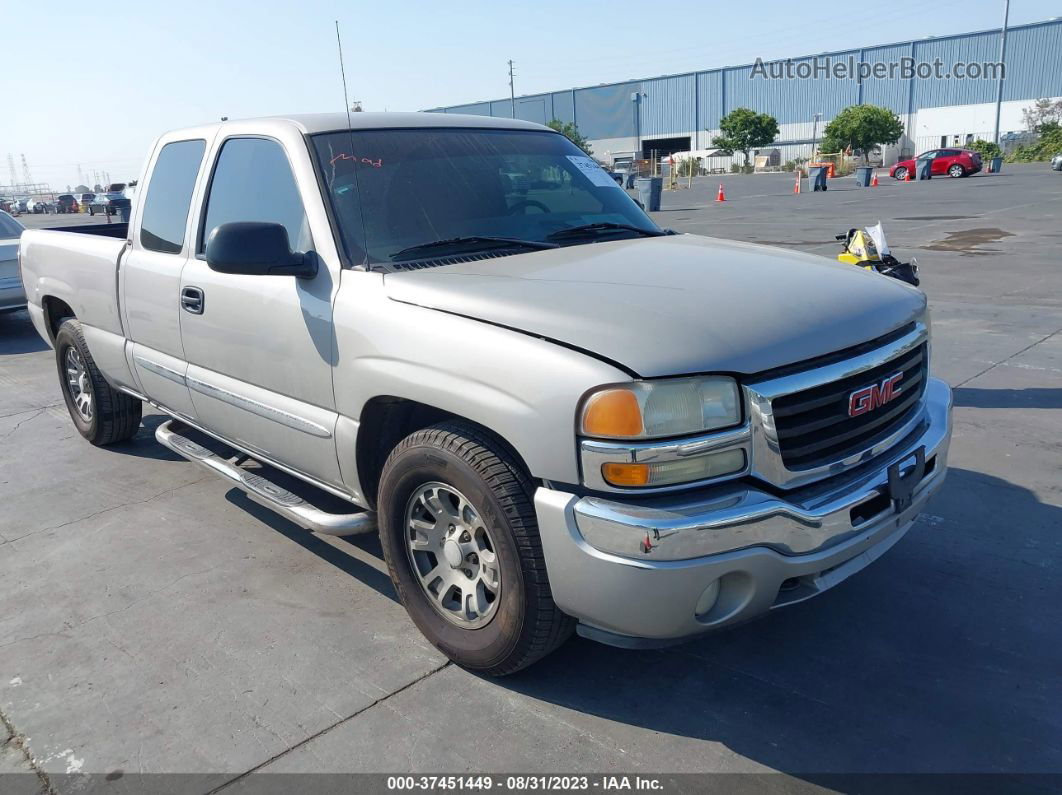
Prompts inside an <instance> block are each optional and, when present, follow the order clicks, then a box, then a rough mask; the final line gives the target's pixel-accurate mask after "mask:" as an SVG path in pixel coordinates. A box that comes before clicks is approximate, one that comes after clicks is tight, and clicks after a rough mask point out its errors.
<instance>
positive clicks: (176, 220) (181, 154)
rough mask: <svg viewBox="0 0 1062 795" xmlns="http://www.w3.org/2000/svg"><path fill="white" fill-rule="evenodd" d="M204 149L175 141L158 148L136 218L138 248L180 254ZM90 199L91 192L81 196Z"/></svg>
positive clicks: (202, 145)
mask: <svg viewBox="0 0 1062 795" xmlns="http://www.w3.org/2000/svg"><path fill="white" fill-rule="evenodd" d="M205 150H206V141H175V142H174V143H172V144H166V145H165V146H164V147H162V151H161V152H159V157H158V159H157V160H156V161H155V168H154V169H153V170H152V172H151V181H150V183H149V184H148V192H147V198H146V199H145V200H144V213H143V216H142V217H141V219H140V245H142V246H143V247H144V248H146V249H148V250H150V251H163V252H165V253H167V254H177V253H180V250H181V248H182V247H183V246H184V228H185V225H186V224H187V222H188V208H189V207H190V206H191V204H192V190H193V189H194V188H195V178H196V175H197V174H198V173H199V166H200V164H201V163H202V162H203V152H204V151H205ZM92 198H93V196H92V194H91V193H87V194H85V195H84V199H85V200H91V199H92Z"/></svg>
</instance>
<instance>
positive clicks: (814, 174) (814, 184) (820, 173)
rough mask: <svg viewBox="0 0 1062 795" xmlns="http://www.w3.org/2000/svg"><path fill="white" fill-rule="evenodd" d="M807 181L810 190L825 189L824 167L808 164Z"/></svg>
mask: <svg viewBox="0 0 1062 795" xmlns="http://www.w3.org/2000/svg"><path fill="white" fill-rule="evenodd" d="M808 182H809V184H810V185H811V190H812V191H819V190H826V167H825V166H808Z"/></svg>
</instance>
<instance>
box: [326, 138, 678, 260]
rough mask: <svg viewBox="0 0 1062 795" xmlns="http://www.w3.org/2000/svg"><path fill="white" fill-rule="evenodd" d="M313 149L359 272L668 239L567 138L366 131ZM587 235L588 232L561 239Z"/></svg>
mask: <svg viewBox="0 0 1062 795" xmlns="http://www.w3.org/2000/svg"><path fill="white" fill-rule="evenodd" d="M313 143H314V148H315V151H316V154H317V158H318V163H319V167H320V170H321V175H322V179H323V182H324V186H325V189H326V193H327V198H328V200H329V201H330V202H331V204H332V210H333V215H334V218H335V222H336V224H337V226H338V232H339V237H340V238H341V239H342V242H343V245H344V246H345V247H346V252H347V256H348V257H349V258H350V261H351V262H352V263H354V264H365V263H368V264H369V265H376V266H379V265H383V266H384V267H386V266H387V265H389V264H393V263H396V262H406V261H410V260H411V259H431V258H433V257H440V256H446V255H448V254H451V253H457V251H459V250H464V251H470V250H479V249H486V248H490V247H492V246H494V247H504V246H505V244H506V241H509V242H511V243H512V244H513V246H512V250H513V251H531V250H534V249H535V248H547V247H555V246H556V245H578V244H580V243H587V242H594V241H596V240H600V239H605V238H607V239H616V238H620V237H639V236H642V235H657V234H661V232H660V230H659V229H658V227H657V226H656V225H655V224H654V223H653V222H652V221H651V220H650V219H649V217H648V216H647V215H646V214H645V213H644V212H643V211H642V210H641V208H639V207H638V205H637V204H635V202H634V201H633V200H632V199H631V198H630V197H629V196H628V195H627V193H626V192H625V191H624V190H623V189H622V188H621V187H620V186H619V185H618V184H617V183H616V181H615V180H614V179H613V178H612V177H611V176H609V174H607V173H606V172H605V171H604V170H602V169H601V168H600V167H599V166H598V165H597V163H596V162H595V161H594V160H593V159H592V158H590V157H588V156H587V155H586V153H585V152H583V151H582V150H581V149H579V148H578V147H576V146H575V145H574V144H573V143H572V142H571V141H569V140H568V139H567V138H565V137H564V136H562V135H559V134H556V133H550V132H538V131H534V130H527V131H525V130H488V129H460V128H434V129H387V130H354V131H351V132H348V131H343V132H334V133H324V134H320V135H315V136H313ZM576 227H581V228H583V231H581V232H578V231H577V232H567V233H564V234H561V235H558V234H557V233H561V232H565V230H574V229H575V228H576ZM530 244H542V245H530Z"/></svg>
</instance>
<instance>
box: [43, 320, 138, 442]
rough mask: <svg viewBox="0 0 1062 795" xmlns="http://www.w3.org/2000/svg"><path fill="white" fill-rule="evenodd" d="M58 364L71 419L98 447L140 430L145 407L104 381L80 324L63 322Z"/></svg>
mask: <svg viewBox="0 0 1062 795" xmlns="http://www.w3.org/2000/svg"><path fill="white" fill-rule="evenodd" d="M55 362H56V366H57V367H58V369H59V382H60V384H61V385H62V389H63V400H65V401H66V408H67V410H68V411H69V412H70V419H72V420H73V421H74V425H75V427H76V428H77V430H78V433H80V434H81V435H82V436H84V437H85V438H86V439H88V440H89V441H90V442H92V443H93V444H95V445H101V446H102V445H107V444H113V443H115V442H122V441H125V440H126V439H129V438H132V437H133V436H135V435H136V432H137V430H138V429H139V428H140V417H141V414H142V412H143V404H142V403H141V402H140V401H139V400H137V399H136V398H134V397H131V396H129V395H126V394H125V393H124V392H118V391H117V390H115V389H112V388H111V385H110V384H108V383H107V381H106V380H105V379H104V377H103V374H102V373H101V372H100V371H99V369H98V368H97V367H96V362H95V361H94V360H93V358H92V354H91V353H89V349H88V346H87V345H86V344H85V337H84V335H83V334H82V332H81V323H79V322H78V321H77V320H74V319H73V318H70V319H68V320H64V321H63V322H62V325H60V326H59V332H58V333H57V334H56V335H55Z"/></svg>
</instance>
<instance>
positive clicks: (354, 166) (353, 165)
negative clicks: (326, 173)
mask: <svg viewBox="0 0 1062 795" xmlns="http://www.w3.org/2000/svg"><path fill="white" fill-rule="evenodd" d="M336 46H337V47H338V48H339V74H340V76H341V77H342V78H343V109H344V110H346V112H347V138H348V140H349V141H350V154H351V161H350V170H351V173H352V174H353V175H354V190H355V191H357V194H358V214H359V216H360V220H361V239H362V240H365V211H364V209H363V208H362V207H361V187H360V186H359V185H358V161H357V159H355V158H354V157H353V155H354V129H353V127H352V126H351V122H350V98H349V97H348V96H347V70H346V68H345V67H344V66H343V39H342V38H340V36H339V20H338V19H337V20H336ZM333 175H334V172H333ZM333 179H334V176H333ZM343 250H344V252H345V253H346V255H347V260H348V261H349V262H350V263H351V264H352V265H355V264H356V265H359V266H360V267H364V268H365V270H367V271H371V270H372V264H371V263H370V262H369V251H368V247H367V246H365V247H364V251H363V252H362V254H363V258H362V262H361V263H355V262H354V257H353V252H351V250H350V246H349V244H348V241H347V240H346V236H345V235H344V236H343Z"/></svg>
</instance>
